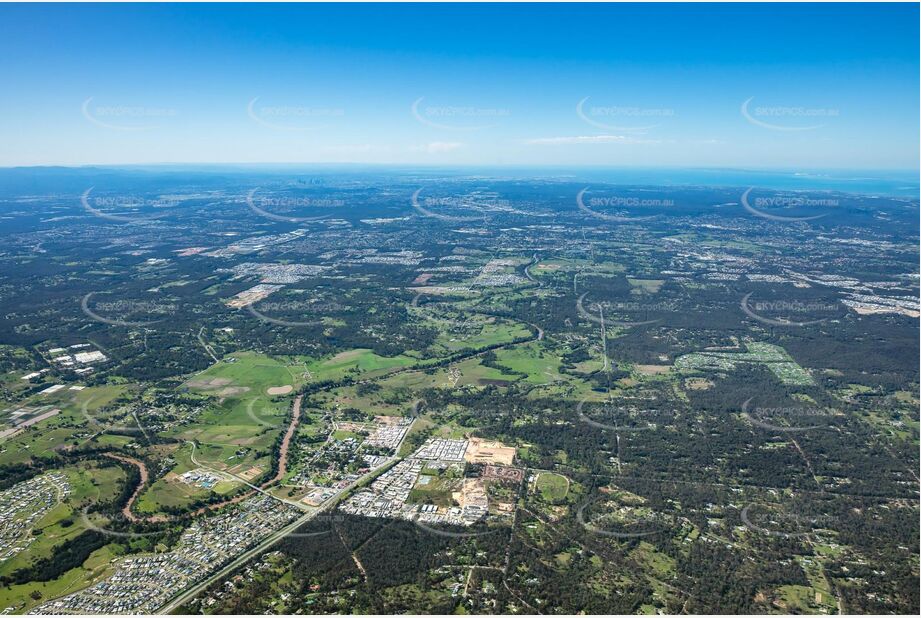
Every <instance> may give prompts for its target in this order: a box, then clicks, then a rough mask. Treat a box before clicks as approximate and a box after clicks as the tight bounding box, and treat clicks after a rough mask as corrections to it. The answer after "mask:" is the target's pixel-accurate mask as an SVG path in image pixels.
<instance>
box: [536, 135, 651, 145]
mask: <svg viewBox="0 0 921 618" xmlns="http://www.w3.org/2000/svg"><path fill="white" fill-rule="evenodd" d="M525 143H526V144H534V145H550V146H556V145H560V144H659V143H661V141H660V140H653V139H638V138H636V137H632V136H629V135H573V136H565V137H538V138H534V139H529V140H526V141H525Z"/></svg>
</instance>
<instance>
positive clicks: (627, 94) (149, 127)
mask: <svg viewBox="0 0 921 618" xmlns="http://www.w3.org/2000/svg"><path fill="white" fill-rule="evenodd" d="M918 17H919V8H918V5H917V4H886V5H880V4H873V5H869V4H838V5H812V4H803V5H791V4H782V5H766V4H765V5H712V6H708V7H706V8H705V7H702V6H700V5H692V4H688V5H671V4H652V5H629V4H620V5H565V6H562V5H532V6H523V5H520V4H519V5H440V6H433V5H418V4H417V5H397V6H382V5H338V6H333V5H254V6H241V5H196V6H193V5H120V6H119V5H114V6H113V5H94V6H81V5H55V6H42V5H38V6H36V5H32V6H28V5H2V6H0V54H2V55H3V57H4V58H5V62H4V63H3V65H2V66H0V80H2V83H3V85H4V87H5V88H4V90H5V96H4V97H3V98H2V99H0V134H2V136H3V139H2V143H3V146H2V148H0V166H3V167H11V166H29V165H68V166H69V165H129V164H158V163H192V164H222V163H223V164H231V163H267V164H283V163H304V164H309V163H355V164H384V165H431V166H471V165H472V166H575V167H647V168H650V167H724V168H752V169H788V170H798V169H804V170H806V169H809V170H820V169H879V170H917V169H918V165H919V155H918V152H919V120H918V111H919V95H918V92H919V79H918V71H919V62H918V36H919V29H918Z"/></svg>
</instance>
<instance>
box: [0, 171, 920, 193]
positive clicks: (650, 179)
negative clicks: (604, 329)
mask: <svg viewBox="0 0 921 618" xmlns="http://www.w3.org/2000/svg"><path fill="white" fill-rule="evenodd" d="M292 174H323V175H329V177H330V179H333V178H335V177H336V176H337V175H339V176H341V177H349V178H351V179H360V178H361V177H363V176H365V177H367V178H374V179H376V180H378V181H380V180H382V179H384V180H386V179H392V180H396V181H399V179H400V178H401V177H403V178H406V177H416V176H431V177H433V178H438V177H442V178H444V177H451V176H457V177H458V178H464V177H467V178H469V177H474V176H475V177H480V178H495V179H503V178H505V179H508V178H518V179H533V180H535V181H539V180H557V181H572V182H585V183H610V184H623V185H647V186H674V187H681V186H686V187H701V186H707V187H733V188H737V187H745V188H747V187H757V188H761V189H775V190H782V191H840V192H844V193H855V194H862V195H878V196H887V197H902V198H913V199H916V200H917V199H918V198H919V191H921V187H919V182H918V172H917V171H910V170H909V171H879V170H873V171H855V170H822V171H809V170H802V171H778V170H746V169H707V168H701V169H693V168H680V169H678V168H606V169H602V168H575V167H550V166H546V167H519V166H507V167H504V166H498V167H482V166H469V167H468V166H464V167H461V166H458V167H454V166H451V167H434V166H424V165H423V166H407V165H401V166H388V165H361V164H350V165H343V164H310V163H298V164H260V165H252V164H238V165H201V164H188V165H183V164H164V165H137V166H98V167H95V166H87V167H19V168H0V195H2V194H15V193H17V192H31V193H36V192H39V193H43V192H53V191H67V190H71V191H74V190H80V191H82V190H84V189H85V187H86V186H88V183H89V184H93V183H95V182H97V181H100V179H105V181H106V182H107V183H110V185H111V184H114V183H124V182H130V183H131V184H132V186H134V187H135V188H138V183H141V184H142V185H143V186H144V187H145V188H147V189H150V190H155V189H156V188H157V187H158V186H160V185H161V184H162V182H163V181H179V180H188V181H191V182H195V181H198V182H201V181H203V180H208V181H210V182H214V183H218V182H224V183H226V182H227V181H229V180H233V179H234V178H236V179H238V180H239V179H240V178H241V177H249V179H250V180H252V178H254V177H258V176H260V175H261V176H275V177H277V176H284V175H292Z"/></svg>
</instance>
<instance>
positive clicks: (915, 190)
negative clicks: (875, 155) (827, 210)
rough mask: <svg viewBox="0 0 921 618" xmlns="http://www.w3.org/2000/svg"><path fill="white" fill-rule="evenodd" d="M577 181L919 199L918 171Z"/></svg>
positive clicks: (589, 174) (661, 174)
mask: <svg viewBox="0 0 921 618" xmlns="http://www.w3.org/2000/svg"><path fill="white" fill-rule="evenodd" d="M572 177H573V179H585V180H592V181H595V182H610V183H618V184H639V185H669V186H731V187H759V188H764V189H780V190H789V191H797V190H799V191H842V192H845V193H859V194H864V195H885V196H894V197H913V198H916V199H917V198H918V197H919V190H921V186H919V182H918V172H916V171H914V172H913V171H904V172H882V171H877V170H874V171H865V172H863V171H855V170H838V171H829V170H823V171H798V172H792V171H790V172H784V171H761V170H742V169H739V170H735V169H664V168H663V169H639V168H638V169H607V170H602V169H598V170H578V171H576V170H573V171H572Z"/></svg>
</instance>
